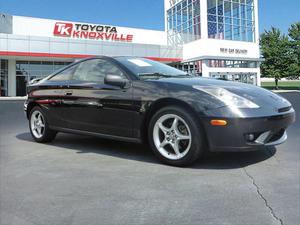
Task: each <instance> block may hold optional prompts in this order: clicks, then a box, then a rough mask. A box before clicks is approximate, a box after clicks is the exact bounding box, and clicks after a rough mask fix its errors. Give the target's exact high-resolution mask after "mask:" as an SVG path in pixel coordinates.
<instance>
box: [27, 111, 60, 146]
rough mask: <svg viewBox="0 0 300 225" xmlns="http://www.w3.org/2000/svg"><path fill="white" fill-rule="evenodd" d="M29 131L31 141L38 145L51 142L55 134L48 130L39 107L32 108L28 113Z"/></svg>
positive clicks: (45, 119)
mask: <svg viewBox="0 0 300 225" xmlns="http://www.w3.org/2000/svg"><path fill="white" fill-rule="evenodd" d="M29 129H30V133H31V136H32V137H33V139H34V140H35V141H36V142H39V143H47V142H51V141H53V139H54V138H55V136H56V134H57V132H56V131H54V130H51V129H50V128H49V124H48V122H47V118H46V117H45V114H44V113H43V111H42V109H41V108H40V107H39V106H35V107H33V108H32V110H31V111H30V115H29Z"/></svg>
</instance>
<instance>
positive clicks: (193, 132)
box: [148, 106, 204, 166]
mask: <svg viewBox="0 0 300 225" xmlns="http://www.w3.org/2000/svg"><path fill="white" fill-rule="evenodd" d="M197 121H198V120H197V118H195V117H194V116H193V115H192V114H191V113H190V112H188V111H186V110H184V109H183V108H180V107H175V106H174V107H166V108H163V109H161V110H160V111H158V112H157V113H156V114H155V115H154V116H153V117H152V119H151V121H150V124H149V131H148V138H149V143H150V145H151V148H152V150H153V151H154V153H155V155H156V156H157V157H158V158H159V159H160V160H161V161H162V162H164V163H166V164H169V165H174V166H187V165H190V164H192V163H193V162H194V161H196V160H197V159H198V158H199V157H200V156H201V154H202V152H203V146H204V135H203V131H202V129H201V126H200V124H198V123H197Z"/></svg>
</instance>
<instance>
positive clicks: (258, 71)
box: [256, 68, 261, 86]
mask: <svg viewBox="0 0 300 225" xmlns="http://www.w3.org/2000/svg"><path fill="white" fill-rule="evenodd" d="M260 75H261V74H260V68H258V69H257V73H256V85H257V86H261V80H260Z"/></svg>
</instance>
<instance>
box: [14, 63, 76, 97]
mask: <svg viewBox="0 0 300 225" xmlns="http://www.w3.org/2000/svg"><path fill="white" fill-rule="evenodd" d="M70 63H71V62H53V61H16V76H17V77H16V86H17V87H16V89H17V96H25V95H26V86H27V84H28V82H29V81H30V80H33V79H35V78H40V77H46V76H48V75H49V74H51V73H53V72H55V71H56V70H59V69H61V68H62V67H64V66H66V65H68V64H70Z"/></svg>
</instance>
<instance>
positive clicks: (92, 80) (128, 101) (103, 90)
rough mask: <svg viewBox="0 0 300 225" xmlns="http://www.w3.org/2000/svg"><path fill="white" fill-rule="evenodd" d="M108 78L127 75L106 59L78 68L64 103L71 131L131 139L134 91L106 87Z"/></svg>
mask: <svg viewBox="0 0 300 225" xmlns="http://www.w3.org/2000/svg"><path fill="white" fill-rule="evenodd" d="M107 74H113V75H119V76H122V77H124V78H127V77H126V74H125V73H124V72H123V71H122V69H121V68H119V67H118V66H117V65H116V64H114V63H113V62H111V61H109V60H107V59H89V60H86V61H83V62H81V63H79V64H78V66H77V68H76V69H75V71H74V73H73V77H72V79H71V81H70V82H69V85H68V88H67V89H65V95H64V97H63V100H62V106H63V109H64V118H65V120H66V121H67V123H66V124H67V126H68V128H70V129H74V130H81V131H87V132H93V133H101V134H107V135H114V136H123V137H132V124H133V114H134V111H133V105H132V87H131V84H130V82H129V81H128V85H126V86H125V87H124V88H121V87H118V86H112V85H107V84H105V83H104V78H105V76H106V75H107Z"/></svg>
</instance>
